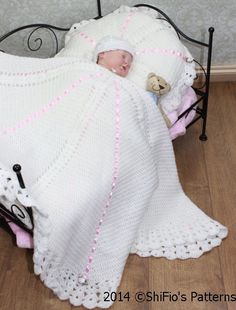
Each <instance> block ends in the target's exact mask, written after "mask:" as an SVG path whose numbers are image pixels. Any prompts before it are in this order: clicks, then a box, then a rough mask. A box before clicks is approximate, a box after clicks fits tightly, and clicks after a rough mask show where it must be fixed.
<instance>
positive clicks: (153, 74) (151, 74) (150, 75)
mask: <svg viewBox="0 0 236 310" xmlns="http://www.w3.org/2000/svg"><path fill="white" fill-rule="evenodd" d="M155 76H156V74H155V73H153V72H150V73H149V74H148V76H147V77H148V79H150V78H152V77H155Z"/></svg>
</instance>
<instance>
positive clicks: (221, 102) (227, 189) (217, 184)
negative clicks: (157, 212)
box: [205, 82, 236, 310]
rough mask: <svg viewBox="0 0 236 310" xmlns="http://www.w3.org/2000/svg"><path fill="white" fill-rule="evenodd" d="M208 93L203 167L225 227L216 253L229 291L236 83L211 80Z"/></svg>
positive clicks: (234, 231) (235, 226)
mask: <svg viewBox="0 0 236 310" xmlns="http://www.w3.org/2000/svg"><path fill="white" fill-rule="evenodd" d="M211 94H212V95H211V101H212V103H213V104H212V106H211V107H210V113H209V126H208V132H209V136H210V140H209V143H207V144H206V146H205V158H206V162H207V166H206V169H207V175H208V179H209V184H210V191H211V197H212V204H213V205H214V216H215V217H217V218H218V219H219V220H220V221H221V222H222V223H223V224H224V225H226V226H227V227H228V228H229V235H228V237H227V239H226V240H225V241H224V242H223V243H222V245H221V246H220V248H219V254H220V260H221V269H222V278H223V281H224V285H225V291H226V293H228V294H232V293H235V292H236V278H235V276H234V275H235V274H236V263H235V262H236V260H235V257H236V244H235V235H236V211H235V202H236V135H235V134H236V122H235V121H236V117H235V115H236V105H235V102H236V83H235V82H234V83H214V84H212V86H211ZM211 137H212V138H211ZM235 307H236V306H235V303H233V302H228V309H229V310H233V309H235Z"/></svg>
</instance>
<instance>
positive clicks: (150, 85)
mask: <svg viewBox="0 0 236 310" xmlns="http://www.w3.org/2000/svg"><path fill="white" fill-rule="evenodd" d="M170 89H171V86H170V84H169V83H167V82H166V80H165V79H163V78H162V77H160V76H158V75H156V74H155V73H153V72H151V73H149V74H148V77H147V85H146V90H147V91H150V92H152V93H154V94H155V95H156V96H157V98H158V97H160V96H161V95H164V94H166V93H168V92H169V91H170ZM158 107H159V109H160V112H161V114H162V116H163V118H164V120H165V122H166V125H167V127H168V128H170V127H171V126H172V122H171V120H170V119H169V118H168V116H167V115H166V113H165V112H164V110H163V108H162V106H161V104H158Z"/></svg>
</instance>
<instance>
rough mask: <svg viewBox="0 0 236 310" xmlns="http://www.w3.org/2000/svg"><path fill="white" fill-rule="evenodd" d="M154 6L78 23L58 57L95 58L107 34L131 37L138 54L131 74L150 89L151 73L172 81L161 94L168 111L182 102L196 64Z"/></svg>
mask: <svg viewBox="0 0 236 310" xmlns="http://www.w3.org/2000/svg"><path fill="white" fill-rule="evenodd" d="M156 17H157V13H156V11H153V10H147V9H144V10H143V9H141V10H140V8H130V7H127V6H122V7H120V8H119V9H118V10H116V11H114V12H113V13H110V14H108V15H106V16H104V17H103V18H101V19H98V20H95V19H92V20H88V21H82V22H80V23H77V24H74V25H73V26H72V27H71V29H70V31H69V32H68V33H67V35H66V38H65V48H64V49H62V51H61V52H59V54H57V55H56V56H57V57H79V58H82V59H85V60H89V61H92V60H93V50H94V47H95V45H96V43H97V42H98V41H99V40H100V39H101V38H102V37H104V36H106V35H113V36H116V37H120V38H123V39H125V40H127V41H129V42H130V43H131V44H132V45H133V46H134V48H135V51H136V55H135V57H134V61H133V64H132V67H131V70H130V72H129V74H128V76H127V78H128V79H130V80H131V81H133V82H134V83H136V84H137V85H139V86H141V87H142V88H144V89H146V80H147V75H148V74H149V73H150V72H154V73H156V74H157V75H159V76H161V77H163V78H164V79H165V80H166V81H167V82H168V83H170V85H171V89H172V90H171V92H170V93H168V94H166V95H164V96H163V97H162V98H161V104H162V106H163V108H164V110H165V111H166V112H170V111H172V110H174V109H176V108H177V107H178V106H179V105H180V104H181V97H182V93H183V91H184V90H185V88H186V87H185V86H190V85H192V83H193V79H194V77H195V69H194V64H193V63H190V62H187V61H186V59H188V60H189V59H192V56H191V55H190V53H189V51H188V50H187V48H186V47H185V46H184V45H183V44H182V43H181V41H180V40H179V38H178V36H177V34H176V32H175V30H174V29H173V28H172V27H171V26H170V25H169V23H167V22H166V21H163V20H160V19H156Z"/></svg>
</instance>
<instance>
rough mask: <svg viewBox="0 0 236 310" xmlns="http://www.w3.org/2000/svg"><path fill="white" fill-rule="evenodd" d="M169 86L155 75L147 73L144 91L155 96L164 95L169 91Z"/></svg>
mask: <svg viewBox="0 0 236 310" xmlns="http://www.w3.org/2000/svg"><path fill="white" fill-rule="evenodd" d="M170 88H171V87H170V84H169V83H167V82H166V81H165V80H164V79H163V78H162V77H160V76H158V75H156V74H155V73H149V74H148V77H147V87H146V89H147V90H148V91H150V92H152V93H155V94H156V95H158V96H160V95H164V94H166V93H168V92H169V91H170Z"/></svg>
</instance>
